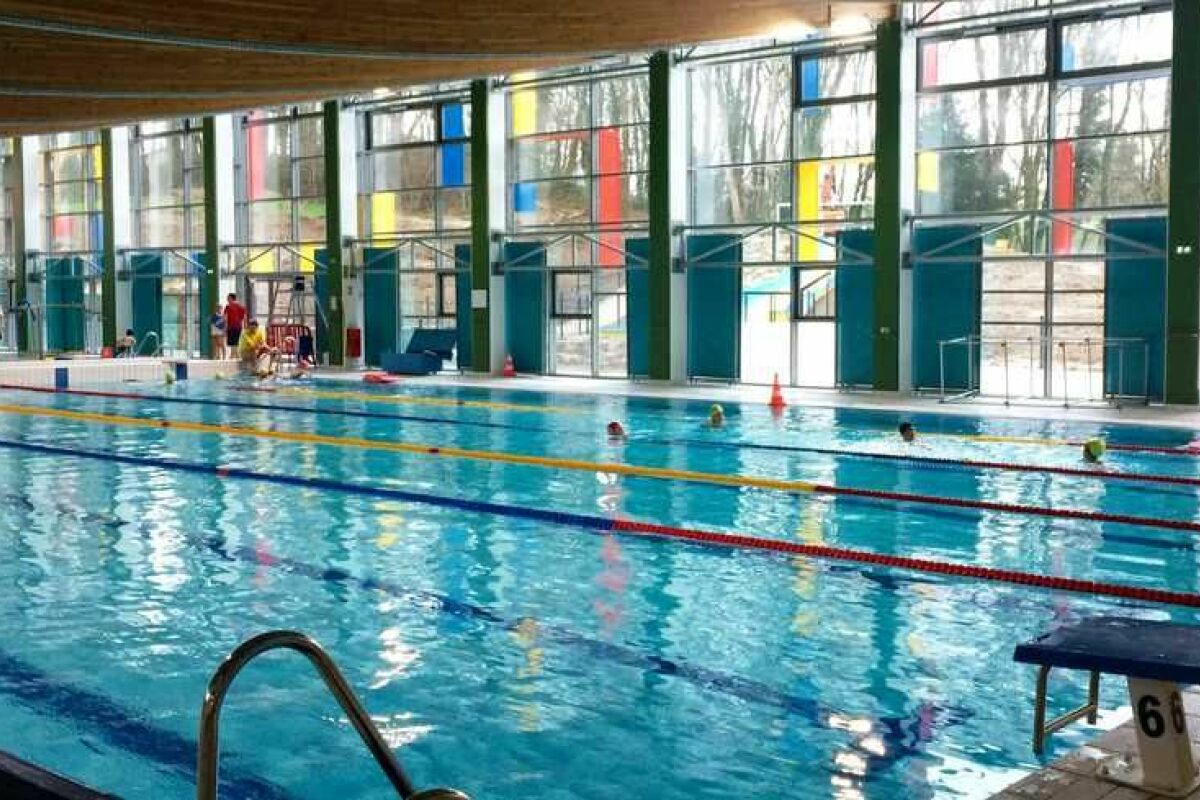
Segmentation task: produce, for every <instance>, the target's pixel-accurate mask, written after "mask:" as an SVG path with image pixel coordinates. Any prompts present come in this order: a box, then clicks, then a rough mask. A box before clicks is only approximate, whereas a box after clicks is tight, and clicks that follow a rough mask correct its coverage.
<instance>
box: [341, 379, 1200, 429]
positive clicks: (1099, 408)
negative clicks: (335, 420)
mask: <svg viewBox="0 0 1200 800" xmlns="http://www.w3.org/2000/svg"><path fill="white" fill-rule="evenodd" d="M318 378H319V379H320V380H331V381H339V380H340V381H361V380H362V374H361V373H359V372H337V371H331V370H322V371H321V372H320V373H319V375H318ZM396 385H397V386H404V385H418V386H420V385H425V386H468V387H473V388H481V389H504V390H511V391H522V390H525V391H534V392H568V393H575V394H588V395H598V396H613V397H660V398H666V399H671V400H699V401H704V402H711V403H763V404H765V403H766V402H767V399H768V398H769V397H770V394H771V389H770V387H768V386H758V385H747V384H735V385H725V384H708V383H697V384H675V383H665V382H657V381H628V380H616V379H609V378H570V377H542V376H537V377H532V376H518V377H515V378H500V377H493V376H487V375H475V374H465V375H458V374H455V373H449V372H443V373H442V374H440V375H430V376H403V377H401V378H400V381H399V383H398V384H396ZM783 397H784V399H785V400H786V401H787V403H788V404H789V405H795V406H812V407H818V408H822V407H823V408H864V409H876V410H881V411H896V412H899V413H908V414H916V413H925V414H951V415H959V416H967V417H981V416H982V417H988V418H990V419H1038V420H1061V421H1072V422H1095V423H1099V424H1120V423H1125V424H1136V425H1154V426H1162V427H1170V428H1192V429H1195V430H1200V407H1198V406H1164V405H1153V406H1145V405H1129V406H1125V407H1124V408H1114V407H1112V406H1110V405H1107V404H1095V403H1093V404H1079V405H1071V406H1069V407H1067V408H1064V407H1063V404H1062V402H1061V401H1042V402H1033V401H1022V402H1021V403H1019V404H1018V403H1014V404H1012V405H1009V406H1006V405H1004V402H1003V401H1002V400H999V399H990V398H978V399H974V400H969V401H964V402H954V403H942V402H940V401H939V400H938V399H937V398H936V397H928V396H914V395H911V394H906V393H898V392H847V391H838V390H834V389H792V388H785V389H784V390H783Z"/></svg>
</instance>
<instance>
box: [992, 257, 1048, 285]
mask: <svg viewBox="0 0 1200 800" xmlns="http://www.w3.org/2000/svg"><path fill="white" fill-rule="evenodd" d="M1045 288H1046V263H1045V262H1044V261H1000V262H984V265H983V291H985V292H1012V291H1021V290H1024V291H1036V292H1041V291H1044V290H1045Z"/></svg>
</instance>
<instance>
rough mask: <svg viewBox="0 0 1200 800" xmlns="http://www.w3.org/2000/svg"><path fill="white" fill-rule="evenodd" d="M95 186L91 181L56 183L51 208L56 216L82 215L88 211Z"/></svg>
mask: <svg viewBox="0 0 1200 800" xmlns="http://www.w3.org/2000/svg"><path fill="white" fill-rule="evenodd" d="M94 186H95V184H93V183H92V182H91V181H75V182H73V183H56V184H54V186H53V187H51V193H52V197H51V200H50V203H51V206H50V208H51V209H52V210H53V212H54V213H55V214H82V213H83V212H85V211H87V210H88V198H89V197H90V196H91V195H92V191H93V187H94Z"/></svg>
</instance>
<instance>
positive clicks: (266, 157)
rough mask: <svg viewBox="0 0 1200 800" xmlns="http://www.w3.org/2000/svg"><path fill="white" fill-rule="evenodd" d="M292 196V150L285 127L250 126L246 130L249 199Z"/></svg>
mask: <svg viewBox="0 0 1200 800" xmlns="http://www.w3.org/2000/svg"><path fill="white" fill-rule="evenodd" d="M291 196H292V148H291V140H290V139H289V137H288V126H287V125H286V124H273V125H251V126H250V127H249V128H247V130H246V197H247V198H248V199H249V200H267V199H273V198H280V197H291Z"/></svg>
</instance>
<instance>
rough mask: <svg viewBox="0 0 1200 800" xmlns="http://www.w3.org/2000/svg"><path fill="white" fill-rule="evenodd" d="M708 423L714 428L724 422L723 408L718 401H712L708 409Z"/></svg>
mask: <svg viewBox="0 0 1200 800" xmlns="http://www.w3.org/2000/svg"><path fill="white" fill-rule="evenodd" d="M708 424H709V425H712V426H713V427H714V428H716V427H720V426H721V425H724V424H725V409H723V408H721V404H720V403H713V404H712V405H711V406H710V407H709V409H708Z"/></svg>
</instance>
